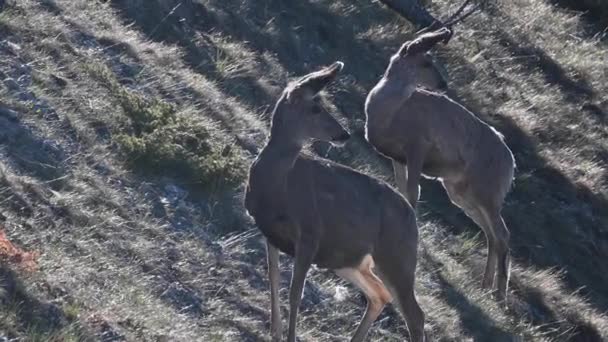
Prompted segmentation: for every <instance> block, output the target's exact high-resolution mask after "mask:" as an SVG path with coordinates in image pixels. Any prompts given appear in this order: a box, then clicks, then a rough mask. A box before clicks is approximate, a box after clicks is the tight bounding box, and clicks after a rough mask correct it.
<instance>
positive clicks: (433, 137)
mask: <svg viewBox="0 0 608 342" xmlns="http://www.w3.org/2000/svg"><path fill="white" fill-rule="evenodd" d="M451 37H452V30H451V28H448V27H445V26H444V27H442V28H439V29H436V30H432V31H429V30H426V32H423V33H421V34H418V35H417V36H416V37H415V39H413V40H411V41H407V42H405V43H404V44H403V45H402V46H401V47H400V48H399V50H398V51H397V53H395V54H394V55H393V56H392V57H391V58H390V62H389V64H388V67H387V68H386V71H385V73H384V75H383V76H382V78H381V79H380V80H379V81H378V83H377V84H376V85H375V86H374V87H373V89H372V90H371V91H370V92H369V94H368V95H367V98H366V101H365V115H366V124H365V139H366V140H367V141H368V142H369V143H370V144H371V145H372V146H373V147H374V149H375V150H376V151H377V152H379V153H380V154H381V155H384V156H385V157H388V158H389V159H391V160H392V164H393V170H394V177H395V182H396V185H397V188H398V189H399V191H401V193H402V194H403V195H405V197H406V198H407V199H408V202H409V203H410V204H411V205H412V206H413V207H414V208H416V204H417V201H418V199H419V195H420V186H419V181H420V177H421V175H422V176H424V177H427V178H434V179H437V180H439V181H440V182H441V183H442V185H443V187H444V188H445V190H446V192H447V194H448V196H449V198H450V201H451V202H452V203H453V204H455V205H456V206H458V207H460V208H461V209H462V210H463V211H464V213H465V214H466V215H467V216H468V217H470V218H471V219H472V220H473V221H474V222H475V223H476V224H477V225H478V226H479V227H481V229H482V230H483V232H484V234H485V236H486V241H487V247H488V256H487V260H486V266H485V271H484V275H483V280H482V284H481V285H482V287H483V288H485V289H494V293H495V295H496V298H497V299H498V300H499V301H502V300H504V299H505V298H506V294H507V287H508V282H509V267H510V254H509V235H510V233H509V230H508V228H507V226H506V225H505V222H504V220H503V218H502V216H501V211H502V206H503V202H504V199H505V197H506V195H507V193H508V192H509V190H510V188H511V184H512V181H513V174H514V169H515V160H514V157H513V154H512V152H511V150H510V149H509V148H508V147H507V145H506V144H505V142H504V137H503V136H502V134H500V133H499V132H498V131H497V130H496V129H495V128H494V127H492V126H490V125H488V124H487V123H485V122H483V121H482V120H481V119H479V118H478V117H477V116H475V114H473V113H472V112H471V111H470V110H468V109H467V108H465V107H464V106H463V105H461V104H459V103H458V102H456V101H454V100H452V99H451V98H449V97H448V96H446V95H443V94H439V93H437V92H434V91H433V90H445V88H446V87H447V82H446V80H445V79H444V78H443V76H442V74H441V72H440V70H439V68H438V67H437V66H436V64H435V63H434V61H433V59H432V57H431V56H430V54H429V50H431V49H432V48H433V47H434V46H435V45H436V44H437V43H439V42H443V43H447V42H448V41H449V39H450V38H451Z"/></svg>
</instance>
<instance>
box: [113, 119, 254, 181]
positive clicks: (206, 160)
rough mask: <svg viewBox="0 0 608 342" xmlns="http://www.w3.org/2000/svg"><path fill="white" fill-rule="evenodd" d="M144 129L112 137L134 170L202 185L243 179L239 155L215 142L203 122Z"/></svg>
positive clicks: (243, 168) (171, 124)
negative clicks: (167, 175) (133, 133)
mask: <svg viewBox="0 0 608 342" xmlns="http://www.w3.org/2000/svg"><path fill="white" fill-rule="evenodd" d="M147 127H148V128H149V129H150V131H149V132H144V133H142V134H140V135H130V134H120V135H118V136H116V138H115V141H116V142H117V144H118V146H119V147H120V149H121V150H122V151H123V153H124V154H125V156H126V157H127V161H128V163H129V165H131V166H133V167H134V168H137V169H139V170H141V171H145V172H153V173H159V174H170V175H173V176H177V177H183V179H185V180H186V181H187V182H191V183H195V184H200V185H202V186H221V185H233V184H236V183H238V182H240V181H241V180H242V179H243V177H244V175H245V167H244V163H243V159H242V158H241V156H240V155H239V154H238V153H236V152H235V151H234V150H233V149H232V148H231V147H230V145H228V144H222V143H221V142H218V141H214V139H213V137H212V136H211V135H210V133H209V131H208V130H207V128H206V127H205V126H204V125H203V124H202V123H196V122H193V120H186V119H183V118H173V120H172V122H171V123H168V124H162V125H158V126H154V125H148V126H147Z"/></svg>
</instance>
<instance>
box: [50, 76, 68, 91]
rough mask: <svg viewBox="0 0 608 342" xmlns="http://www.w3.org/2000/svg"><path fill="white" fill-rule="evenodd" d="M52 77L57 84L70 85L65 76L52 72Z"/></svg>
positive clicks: (61, 85)
mask: <svg viewBox="0 0 608 342" xmlns="http://www.w3.org/2000/svg"><path fill="white" fill-rule="evenodd" d="M51 79H52V80H53V82H55V84H57V85H58V86H60V87H62V88H63V87H65V86H67V85H68V81H67V80H66V79H65V78H63V77H59V76H57V75H54V74H51Z"/></svg>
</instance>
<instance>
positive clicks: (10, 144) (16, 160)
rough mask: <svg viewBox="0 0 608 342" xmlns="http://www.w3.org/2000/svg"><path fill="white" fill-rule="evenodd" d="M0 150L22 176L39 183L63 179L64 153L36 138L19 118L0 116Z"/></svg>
mask: <svg viewBox="0 0 608 342" xmlns="http://www.w3.org/2000/svg"><path fill="white" fill-rule="evenodd" d="M0 106H2V105H1V104H0ZM0 146H1V147H0V153H2V154H3V155H4V156H5V157H6V160H9V161H10V162H9V165H11V166H12V167H14V168H16V169H17V170H19V171H20V173H21V174H25V175H28V176H31V177H34V178H36V179H39V180H41V181H52V180H56V179H58V178H60V177H61V176H63V175H65V170H64V168H63V165H62V162H63V160H64V159H65V153H64V152H63V150H62V149H61V147H60V146H59V144H57V143H55V142H54V141H51V140H47V139H44V138H43V137H41V136H38V135H36V134H35V133H34V131H33V130H32V128H30V127H28V126H26V125H25V124H23V123H22V122H21V121H20V120H19V119H18V118H10V117H6V116H2V115H0ZM52 185H59V182H52Z"/></svg>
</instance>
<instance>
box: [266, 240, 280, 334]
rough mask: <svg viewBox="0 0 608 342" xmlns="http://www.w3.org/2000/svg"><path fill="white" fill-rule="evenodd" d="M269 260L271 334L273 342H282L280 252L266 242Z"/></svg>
mask: <svg viewBox="0 0 608 342" xmlns="http://www.w3.org/2000/svg"><path fill="white" fill-rule="evenodd" d="M266 256H267V258H268V279H269V281H270V305H271V306H270V317H271V320H270V334H271V336H272V341H273V342H280V341H281V339H282V335H283V327H282V324H281V307H280V298H279V282H280V272H279V250H278V249H277V248H276V247H275V246H273V245H272V244H270V242H269V241H268V240H266Z"/></svg>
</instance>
